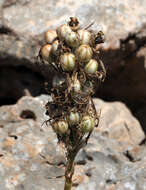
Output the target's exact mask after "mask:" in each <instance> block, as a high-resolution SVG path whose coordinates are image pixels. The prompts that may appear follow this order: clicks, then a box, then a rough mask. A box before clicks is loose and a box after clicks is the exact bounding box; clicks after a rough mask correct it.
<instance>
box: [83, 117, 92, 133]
mask: <svg viewBox="0 0 146 190" xmlns="http://www.w3.org/2000/svg"><path fill="white" fill-rule="evenodd" d="M94 127H95V119H94V118H93V117H91V116H89V115H86V116H83V118H82V120H81V123H80V129H81V131H82V132H83V133H88V132H91V131H92V130H93V128H94Z"/></svg>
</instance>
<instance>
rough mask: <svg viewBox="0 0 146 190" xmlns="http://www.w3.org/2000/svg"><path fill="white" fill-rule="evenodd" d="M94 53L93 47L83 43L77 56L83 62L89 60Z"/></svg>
mask: <svg viewBox="0 0 146 190" xmlns="http://www.w3.org/2000/svg"><path fill="white" fill-rule="evenodd" d="M92 55H93V51H92V49H91V47H90V46H89V45H87V44H84V45H81V46H80V47H79V48H78V49H77V57H78V60H79V61H81V62H88V61H89V60H90V59H91V58H92Z"/></svg>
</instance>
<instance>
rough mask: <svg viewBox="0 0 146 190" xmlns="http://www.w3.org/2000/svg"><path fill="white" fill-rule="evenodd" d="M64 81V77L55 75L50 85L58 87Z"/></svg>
mask: <svg viewBox="0 0 146 190" xmlns="http://www.w3.org/2000/svg"><path fill="white" fill-rule="evenodd" d="M64 82H65V78H64V77H62V76H58V75H55V76H54V78H53V82H52V85H53V87H54V88H59V87H61V85H62V84H63V83H64Z"/></svg>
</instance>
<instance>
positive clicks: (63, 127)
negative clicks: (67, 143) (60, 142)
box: [53, 120, 68, 135]
mask: <svg viewBox="0 0 146 190" xmlns="http://www.w3.org/2000/svg"><path fill="white" fill-rule="evenodd" d="M53 129H54V130H55V132H56V133H58V134H60V135H62V134H65V133H66V132H67V130H68V123H67V122H66V121H63V120H62V121H57V122H55V123H54V125H53Z"/></svg>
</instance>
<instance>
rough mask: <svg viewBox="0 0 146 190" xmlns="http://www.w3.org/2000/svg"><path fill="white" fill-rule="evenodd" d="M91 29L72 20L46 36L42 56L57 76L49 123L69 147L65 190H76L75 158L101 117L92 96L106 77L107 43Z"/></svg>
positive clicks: (41, 59) (48, 32) (52, 92)
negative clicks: (103, 56)
mask: <svg viewBox="0 0 146 190" xmlns="http://www.w3.org/2000/svg"><path fill="white" fill-rule="evenodd" d="M91 25H92V24H91ZM91 25H89V26H88V27H86V28H84V29H81V28H80V23H79V21H78V19H77V18H74V17H71V18H70V21H69V22H68V23H67V24H64V25H61V26H60V27H59V28H58V29H57V30H56V31H54V30H49V31H47V32H46V33H45V40H46V43H47V44H45V45H44V46H42V48H41V49H40V52H39V60H40V63H41V65H42V66H43V65H44V66H46V65H48V68H49V67H50V68H51V67H52V68H54V72H55V73H56V74H55V76H54V78H53V79H52V86H53V88H52V89H51V96H52V101H51V102H50V101H49V102H48V103H47V104H46V111H47V112H46V114H47V115H49V117H50V119H49V120H48V121H46V122H49V123H50V125H51V126H52V128H53V130H54V132H55V133H56V134H57V138H58V142H59V143H63V144H64V146H65V152H66V170H65V187H64V190H70V189H71V187H72V176H73V174H74V160H75V157H76V155H77V153H78V152H79V150H80V149H81V148H83V147H84V146H85V145H86V144H87V142H88V139H89V137H90V135H91V133H92V131H93V129H94V128H95V127H97V126H98V123H99V117H100V113H97V112H96V109H95V105H94V103H93V100H92V98H91V96H92V95H93V94H94V88H95V85H98V84H100V82H103V81H104V79H105V77H106V70H105V68H104V65H103V63H102V61H101V60H100V58H99V51H98V44H100V43H103V42H104V34H103V32H102V31H99V32H98V33H96V34H95V33H94V32H93V31H91V30H88V29H89V28H90V26H91ZM45 68H46V67H45ZM46 84H47V83H46ZM46 88H47V89H48V84H47V85H46Z"/></svg>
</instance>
